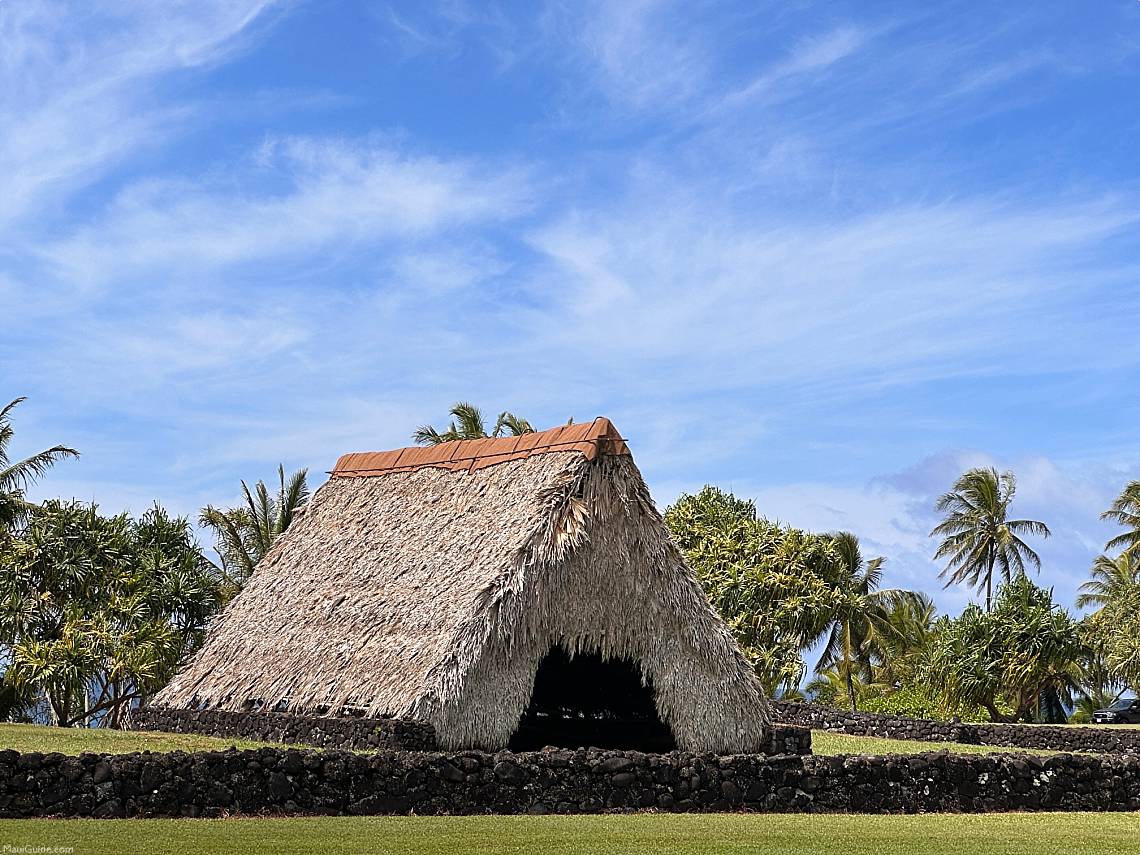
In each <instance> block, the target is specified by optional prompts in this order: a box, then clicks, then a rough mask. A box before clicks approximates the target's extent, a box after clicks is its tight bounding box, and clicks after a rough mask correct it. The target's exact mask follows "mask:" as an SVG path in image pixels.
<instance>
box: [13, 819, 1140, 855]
mask: <svg viewBox="0 0 1140 855" xmlns="http://www.w3.org/2000/svg"><path fill="white" fill-rule="evenodd" d="M1138 841H1140V814H1119V813H1118V814H1104V813H1071V814H988V815H982V816H966V815H954V814H931V815H924V816H840V815H814V816H807V815H787V814H785V815H773V816H764V815H757V814H752V815H742V814H712V815H705V816H701V815H676V814H636V815H631V816H616V815H609V816H567V817H554V816H542V817H527V816H497V817H395V818H393V817H367V818H343V817H328V818H312V819H309V818H305V819H228V820H201V819H200V820H27V821H13V820H7V821H5V822H4V823H3V824H0V847H13V848H11V849H7V848H5V849H4V851H18V850H16V849H15V847H20V846H27V847H29V848H28V849H26V850H24V851H29V852H30V851H35V847H72V851H73V853H74V855H87V853H92V855H94V853H136V852H137V853H144V852H145V853H149V854H150V855H165V853H170V855H176V853H184V852H209V853H212V854H213V853H216V855H226V853H248V852H259V853H277V855H285V853H306V855H311V853H314V852H321V853H336V855H350V853H365V852H368V853H406V852H417V853H429V855H445V853H446V855H463V853H476V854H477V855H490V853H517V855H525V853H532V852H533V853H544V855H560V853H571V852H575V853H577V852H588V853H591V855H610V854H611V853H626V852H629V853H634V852H654V853H686V855H689V853H693V854H694V855H695V853H779V855H786V853H789V852H792V853H797V855H807V853H819V855H830V853H834V855H856V853H863V852H868V853H875V855H896V853H897V855H903V853H906V855H909V853H915V852H921V853H925V855H951V853H953V855H970V853H995V855H997V853H1001V855H1022V853H1024V855H1040V853H1042V852H1064V853H1066V854H1067V855H1072V853H1090V855H1092V853H1096V855H1112V853H1128V855H1135V853H1136V852H1137V851H1138V850H1140V842H1138ZM41 851H42V850H41ZM56 851H57V852H58V851H60V850H58V849H57V850H56Z"/></svg>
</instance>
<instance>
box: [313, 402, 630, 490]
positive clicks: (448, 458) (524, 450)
mask: <svg viewBox="0 0 1140 855" xmlns="http://www.w3.org/2000/svg"><path fill="white" fill-rule="evenodd" d="M559 451H578V452H581V453H582V454H583V455H585V457H586V459H587V460H593V459H595V458H596V457H597V456H598V455H599V454H629V453H630V452H629V446H627V445H626V444H625V440H624V439H622V436H621V434H620V433H619V432H618V430H617V428H615V427H614V425H613V422H611V421H610V420H609V419H607V418H605V417H604V416H599V417H598V418H596V419H594V420H593V421H592V422H582V423H581V424H576V425H564V426H562V427H556V428H551V429H550V430H544V431H540V432H538V433H524V434H523V435H522V436H504V437H492V438H489V439H464V440H457V441H454V442H441V443H440V444H439V445H429V446H423V447H421V446H411V447H410V448H397V449H394V450H393V451H363V452H355V453H352V454H343V455H341V457H340V459H339V460H337V462H336V466H335V467H333V470H332V472H330V473H329V474H330V475H332V476H333V477H334V478H366V477H370V476H373V475H386V474H388V473H389V472H411V471H413V470H415V469H423V468H424V467H427V466H435V467H438V468H442V469H451V470H454V471H463V472H474V471H476V470H478V469H483V468H485V467H487V466H494V465H495V464H497V463H506V462H507V461H508V460H520V459H522V458H525V457H530V456H531V455H533V454H550V453H553V452H559Z"/></svg>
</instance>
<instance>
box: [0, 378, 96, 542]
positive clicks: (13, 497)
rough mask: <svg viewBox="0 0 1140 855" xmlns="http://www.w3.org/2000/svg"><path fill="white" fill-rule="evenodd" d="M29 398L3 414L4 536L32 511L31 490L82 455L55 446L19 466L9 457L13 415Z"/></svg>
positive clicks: (0, 497) (0, 504)
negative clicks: (58, 467) (65, 461)
mask: <svg viewBox="0 0 1140 855" xmlns="http://www.w3.org/2000/svg"><path fill="white" fill-rule="evenodd" d="M25 400H27V399H26V398H17V399H16V400H14V401H12V402H10V403H9V404H8V405H7V406H5V407H4V408H3V409H2V410H0V532H3V531H7V530H11V529H13V528H15V527H16V526H18V525H19V524H20V523H21V522H23V521H24V520H25V519H26V518H27V515H28V511H29V510H30V508H31V507H32V505H31V504H29V503H28V502H26V501H25V500H24V493H25V491H26V490H27V489H28V487H29V486H31V485H32V484H34V483H35V482H36V481H37V480H38V479H39V478H42V477H43V476H44V475H45V474H46V473H47V471H48V470H49V469H51V468H52V467H53V466H54V465H55V464H56V463H58V462H59V461H60V460H62V459H64V458H65V457H78V456H79V452H78V451H76V450H75V449H74V448H68V447H67V446H66V445H54V446H52V447H51V448H49V449H47V450H46V451H41V452H39V453H38V454H33V455H32V456H31V457H26V458H24V459H23V460H18V461H16V462H15V463H13V462H12V461H11V458H10V457H9V456H8V443H10V442H11V441H12V435H13V434H14V432H15V431H14V430H13V429H12V420H11V415H12V411H13V410H14V409H15V408H16V407H17V406H19V405H20V404H21V403H22V402H23V401H25Z"/></svg>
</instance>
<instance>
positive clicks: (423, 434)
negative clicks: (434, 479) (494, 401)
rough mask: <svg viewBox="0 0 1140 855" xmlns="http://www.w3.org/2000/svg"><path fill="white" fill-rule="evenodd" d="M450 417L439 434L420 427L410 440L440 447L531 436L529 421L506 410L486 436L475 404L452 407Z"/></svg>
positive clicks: (480, 414) (484, 423) (427, 426)
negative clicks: (460, 440)
mask: <svg viewBox="0 0 1140 855" xmlns="http://www.w3.org/2000/svg"><path fill="white" fill-rule="evenodd" d="M451 416H452V422H451V424H450V425H448V427H447V429H446V430H445V431H443V432H442V433H441V432H440V431H437V430H436V429H435V428H434V427H432V426H431V425H421V426H420V427H418V428H416V429H415V431H414V432H413V433H412V439H413V440H414V441H415V442H416V443H417V444H418V445H439V444H440V443H441V442H452V441H454V440H457V439H484V438H486V437H488V436H504V435H506V436H521V435H522V434H524V433H534V428H533V427H532V426H531V423H530V422H528V421H527V420H526V419H522V418H519V417H518V416H516V415H515V414H514V413H512V412H509V411H507V410H504V411H503V412H501V413H499V418H498V419H497V420H496V421H495V427H494V429H493V430H492V431H491V432H490V433H487V426H486V422H485V421H484V420H483V413H482V412H481V411H480V410H479V408H478V407H476V406H475V405H474V404H469V403H467V402H466V401H460V402H459V403H458V404H456V405H455V406H454V407H452V408H451ZM571 421H573V419H571Z"/></svg>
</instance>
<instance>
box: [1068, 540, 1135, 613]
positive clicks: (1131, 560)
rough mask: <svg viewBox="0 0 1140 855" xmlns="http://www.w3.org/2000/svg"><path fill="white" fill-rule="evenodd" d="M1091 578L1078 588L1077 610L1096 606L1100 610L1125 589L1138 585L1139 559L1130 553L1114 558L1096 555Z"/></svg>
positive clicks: (1090, 573)
mask: <svg viewBox="0 0 1140 855" xmlns="http://www.w3.org/2000/svg"><path fill="white" fill-rule="evenodd" d="M1089 575H1090V576H1092V578H1091V579H1089V581H1087V582H1085V583H1084V584H1083V585H1081V587H1080V589H1079V590H1080V592H1081V593H1080V594H1079V595H1078V596H1077V608H1079V609H1083V608H1085V606H1096V607H1097V608H1100V607H1102V606H1104V605H1106V604H1108V603H1109V602H1111V601H1112V600H1114V599H1115V598H1116V597H1117V596H1119V595H1120V594H1121V593H1123V592H1124V590H1125V589H1127V588H1130V587H1133V586H1136V585H1140V557H1138V556H1136V555H1134V554H1133V553H1131V552H1127V551H1126V552H1123V553H1121V554H1120V555H1118V556H1116V557H1115V558H1110V557H1108V556H1107V555H1098V556H1097V557H1096V560H1095V561H1094V562H1093V566H1092V570H1091V571H1090V572H1089Z"/></svg>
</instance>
